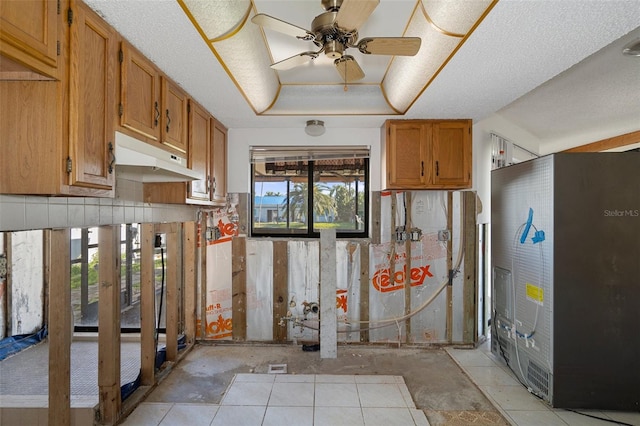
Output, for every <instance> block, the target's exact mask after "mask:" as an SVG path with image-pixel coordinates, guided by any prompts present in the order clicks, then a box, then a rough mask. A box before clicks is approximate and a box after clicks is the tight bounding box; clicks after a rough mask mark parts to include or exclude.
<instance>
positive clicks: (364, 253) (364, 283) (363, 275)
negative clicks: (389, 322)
mask: <svg viewBox="0 0 640 426" xmlns="http://www.w3.org/2000/svg"><path fill="white" fill-rule="evenodd" d="M369 247H370V246H369V244H367V243H360V321H362V323H361V324H360V328H361V329H362V331H361V332H360V341H361V342H368V341H369V330H368V328H369V288H370V287H371V286H370V281H369Z"/></svg>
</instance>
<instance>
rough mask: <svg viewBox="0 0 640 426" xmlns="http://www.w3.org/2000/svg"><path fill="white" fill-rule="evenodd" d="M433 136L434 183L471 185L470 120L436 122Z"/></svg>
mask: <svg viewBox="0 0 640 426" xmlns="http://www.w3.org/2000/svg"><path fill="white" fill-rule="evenodd" d="M432 137H433V161H434V164H433V165H434V167H435V170H433V184H434V185H437V186H445V187H454V188H470V187H471V167H472V165H471V126H470V123H469V122H465V121H454V122H436V123H434V124H433V128H432Z"/></svg>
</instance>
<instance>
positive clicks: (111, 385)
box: [98, 226, 121, 424]
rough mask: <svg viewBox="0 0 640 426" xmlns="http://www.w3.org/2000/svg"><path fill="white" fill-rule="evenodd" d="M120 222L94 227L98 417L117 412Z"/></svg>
mask: <svg viewBox="0 0 640 426" xmlns="http://www.w3.org/2000/svg"><path fill="white" fill-rule="evenodd" d="M119 242H120V226H100V227H99V228H98V244H99V247H100V250H99V252H98V253H99V265H100V268H99V270H98V283H99V290H98V300H99V303H98V330H99V331H98V390H99V392H100V396H99V404H100V419H101V422H102V423H103V424H115V423H116V421H117V420H118V418H119V416H120V405H121V396H120V253H119V250H118V248H119Z"/></svg>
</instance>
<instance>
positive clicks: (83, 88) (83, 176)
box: [69, 2, 117, 189]
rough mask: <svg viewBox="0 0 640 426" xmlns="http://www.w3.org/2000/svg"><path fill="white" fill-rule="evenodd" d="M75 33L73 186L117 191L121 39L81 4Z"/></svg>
mask: <svg viewBox="0 0 640 426" xmlns="http://www.w3.org/2000/svg"><path fill="white" fill-rule="evenodd" d="M72 5H74V9H73V10H74V15H75V16H74V22H73V25H72V26H71V28H70V46H69V48H70V66H69V143H70V149H69V152H70V157H71V159H72V160H73V163H72V171H71V173H70V182H69V183H70V184H71V185H74V186H85V187H92V188H101V189H111V188H112V187H113V183H114V164H113V163H114V160H115V157H114V139H113V138H114V130H115V129H114V114H115V105H116V104H115V95H116V93H115V91H116V86H115V69H116V62H115V58H116V46H117V43H116V34H115V32H114V30H113V29H112V28H111V27H109V26H108V25H107V24H106V23H105V22H104V21H103V20H102V19H101V18H100V17H98V16H97V15H96V14H95V13H93V12H92V11H91V10H89V9H88V7H87V6H85V5H84V4H83V3H81V2H72Z"/></svg>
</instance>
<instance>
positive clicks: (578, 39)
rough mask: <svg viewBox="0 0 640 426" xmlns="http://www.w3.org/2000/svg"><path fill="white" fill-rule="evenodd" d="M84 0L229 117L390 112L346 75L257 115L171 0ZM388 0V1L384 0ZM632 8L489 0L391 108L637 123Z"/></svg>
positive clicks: (291, 7)
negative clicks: (322, 101) (630, 51)
mask: <svg viewBox="0 0 640 426" xmlns="http://www.w3.org/2000/svg"><path fill="white" fill-rule="evenodd" d="M85 1H86V2H87V3H88V4H89V6H90V7H92V8H93V9H94V10H96V11H97V12H98V13H99V14H101V15H102V16H103V17H104V18H105V19H106V20H107V21H108V22H109V23H110V24H112V25H113V26H114V27H115V28H116V29H117V30H118V31H119V32H120V33H121V34H122V35H123V36H124V37H125V38H127V39H128V40H129V41H130V42H131V43H132V44H134V45H135V46H136V47H137V48H138V49H140V50H141V51H142V52H143V53H144V54H145V55H146V56H147V57H148V58H150V59H151V60H152V61H153V62H155V63H156V64H157V65H158V66H159V67H160V68H161V69H163V70H164V71H165V73H166V74H167V75H169V76H170V77H171V78H172V79H174V80H175V81H176V82H177V83H179V84H180V85H181V86H182V87H184V88H185V89H186V90H187V91H188V92H189V93H190V94H191V95H192V96H193V97H195V98H196V100H198V101H199V102H200V103H201V104H203V105H204V106H205V107H206V108H207V109H208V110H209V111H210V112H211V113H212V114H214V115H215V116H216V117H217V118H218V119H219V120H220V121H222V122H223V123H224V124H225V125H227V126H228V127H229V128H268V127H301V126H302V125H303V123H304V121H305V120H306V119H316V118H320V119H324V120H325V122H326V124H327V126H328V127H329V126H331V127H352V128H378V127H380V125H381V124H382V123H383V121H384V120H385V119H386V118H390V117H389V116H385V115H360V114H366V113H367V111H364V110H363V106H362V105H367V99H366V96H367V93H366V90H357V87H358V86H353V87H350V88H349V91H348V92H344V91H343V90H342V87H340V86H326V87H325V88H323V86H315V87H311V88H310V89H309V90H308V92H307V93H304V94H303V95H300V96H294V97H289V98H288V100H287V103H286V105H282V108H288V109H289V110H291V112H292V113H293V112H295V111H297V110H299V109H301V108H302V106H303V105H304V104H306V103H309V102H313V101H314V99H316V98H319V97H327V98H329V99H332V100H333V102H334V105H335V108H334V109H333V110H332V114H327V115H326V117H324V116H318V115H309V116H258V115H256V114H255V112H254V110H253V109H252V108H251V107H250V106H249V104H248V103H247V101H246V99H245V98H244V97H243V96H242V94H241V93H240V92H239V90H238V89H237V87H236V85H235V84H234V82H233V81H232V80H231V78H230V77H229V75H228V74H227V73H226V72H225V69H224V68H223V67H222V66H221V65H220V63H219V62H218V61H217V59H216V58H215V56H214V55H213V54H212V52H211V50H210V49H209V48H208V46H207V45H206V44H205V42H204V41H203V39H202V37H201V36H200V34H198V32H197V31H196V29H195V28H194V26H193V25H192V23H191V22H190V21H189V19H188V18H187V16H186V15H185V13H184V11H183V10H182V8H181V7H180V5H179V4H178V3H177V2H176V1H174V0H128V1H124V0H85ZM203 1H204V0H203ZM225 1H231V0H225ZM225 1H221V4H224V3H225ZM316 3H317V4H316ZM319 3H320V2H319V0H318V1H317V2H316V1H310V0H291V1H286V0H278V1H267V0H254V4H255V7H256V9H257V11H258V12H264V13H269V14H273V15H274V16H279V17H282V18H283V19H284V18H286V20H287V21H289V22H292V23H294V24H296V25H299V26H303V27H307V26H308V24H305V23H306V22H309V21H310V17H313V16H315V15H317V14H318V13H319V12H321V11H322V10H321V9H320V6H319ZM395 4H397V5H398V7H391V5H395ZM415 4H416V2H415V1H404V0H381V3H380V5H379V6H378V8H377V9H376V11H374V13H373V14H372V16H371V18H370V20H369V22H367V24H366V26H365V27H363V28H362V30H361V32H362V33H363V34H364V33H366V36H396V35H398V34H397V32H398V31H400V30H399V29H398V27H399V26H400V27H401V26H402V24H401V23H402V22H406V20H407V18H408V16H406V14H407V10H408V9H410V8H411V7H413V5H415ZM285 11H286V14H285ZM381 11H382V12H381ZM379 12H380V13H379ZM638 16H640V2H639V1H637V0H589V1H585V0H562V1H559V0H531V1H519V0H500V1H499V2H498V3H497V5H496V6H495V7H494V8H493V9H492V10H491V12H490V13H489V14H488V15H487V16H486V17H485V18H484V20H483V21H482V23H481V25H479V26H478V28H477V29H476V30H475V31H474V32H473V34H472V35H471V36H470V37H469V39H468V40H467V41H466V42H465V43H464V45H462V47H461V48H460V49H459V51H458V52H457V53H456V55H455V56H454V57H453V58H452V59H451V60H450V61H449V62H448V64H447V65H446V66H445V67H444V69H443V70H442V71H441V72H440V73H439V74H438V76H437V78H435V79H434V81H433V82H432V83H431V84H430V85H429V86H428V88H427V89H426V90H425V91H424V92H423V93H422V95H421V96H420V98H419V99H418V100H417V101H416V102H415V103H414V104H413V105H412V106H411V108H410V109H409V110H408V112H407V113H406V114H405V115H404V116H400V117H401V118H472V119H473V120H474V121H478V120H481V119H484V118H487V117H490V116H492V115H493V114H496V113H498V114H499V115H501V116H502V117H504V118H505V119H507V120H509V121H511V122H513V123H514V124H516V125H518V126H520V127H521V128H523V129H525V130H526V131H528V132H530V133H531V134H532V135H535V136H537V137H539V138H541V139H552V138H554V137H559V136H561V135H564V134H567V133H571V132H576V131H578V130H580V131H585V130H587V129H588V128H593V127H597V126H604V125H606V124H610V123H612V122H614V121H615V122H617V123H618V127H619V128H630V130H629V131H631V130H637V129H639V128H640V102H638V93H640V81H639V80H638V79H639V78H640V77H639V76H640V71H639V67H640V59H638V58H628V57H622V55H620V44H624V43H623V41H625V40H627V39H633V38H638V37H640V34H638V31H639V30H638V18H637V17H638ZM634 30H635V32H634V33H631V32H632V31H634ZM625 36H626V38H623V39H622V40H619V41H618V39H620V38H621V37H625ZM616 41H617V42H616ZM273 43H274V45H278V44H280V45H282V52H281V53H277V54H278V55H287V54H289V53H291V52H293V53H295V52H297V51H301V50H303V49H298V47H299V46H297V44H296V43H298V41H297V40H295V39H294V40H286V37H285V39H282V40H279V41H274V42H273ZM299 43H302V42H299ZM609 45H610V47H609V48H607V49H605V50H603V51H602V52H600V53H598V54H597V55H593V54H594V53H596V52H598V51H599V50H600V49H603V48H605V47H606V46H609ZM273 50H276V49H273ZM272 55H273V56H274V57H275V56H276V52H272ZM591 55H593V56H591ZM285 57H286V56H285ZM279 58H280V57H278V58H276V59H279ZM358 60H359V61H360V58H358ZM583 60H584V62H582V63H580V62H581V61H583ZM572 67H573V68H572ZM363 69H364V70H365V73H367V75H369V74H371V75H372V77H373V76H375V75H376V73H378V72H379V71H378V68H377V65H375V64H371V65H369V64H367V63H366V62H365V63H363ZM306 77H308V76H306ZM306 77H304V76H303V77H297V78H306ZM292 78H293V77H292ZM550 80H551V81H550ZM363 87H366V86H363ZM282 90H288V89H287V88H286V87H285V88H283V89H282ZM363 99H364V101H363ZM342 114H349V115H348V116H346V115H344V116H343V115H342ZM393 118H398V116H393ZM636 119H637V120H636ZM634 122H635V126H636V127H635V129H633V126H634Z"/></svg>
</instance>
